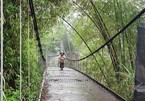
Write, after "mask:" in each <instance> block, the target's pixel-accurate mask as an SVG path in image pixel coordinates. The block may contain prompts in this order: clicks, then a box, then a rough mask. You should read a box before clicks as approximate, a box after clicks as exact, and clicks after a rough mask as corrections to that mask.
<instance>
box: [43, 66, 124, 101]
mask: <svg viewBox="0 0 145 101" xmlns="http://www.w3.org/2000/svg"><path fill="white" fill-rule="evenodd" d="M44 79H45V82H44V86H43V92H42V96H41V101H123V100H120V99H119V98H116V97H115V96H114V95H113V94H111V93H109V92H108V91H107V90H105V89H104V88H102V87H101V86H99V85H98V84H96V83H95V82H94V81H92V80H91V79H89V78H88V77H86V76H85V75H83V74H81V73H79V72H77V71H75V70H73V69H69V68H64V70H63V71H60V69H59V68H58V67H53V68H52V67H51V68H48V69H47V70H46V74H45V78H44Z"/></svg>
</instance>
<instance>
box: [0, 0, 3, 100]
mask: <svg viewBox="0 0 145 101" xmlns="http://www.w3.org/2000/svg"><path fill="white" fill-rule="evenodd" d="M3 34H4V33H3V0H1V72H0V75H1V86H0V91H1V93H0V99H1V101H3V95H4V94H3V93H4V92H3Z"/></svg>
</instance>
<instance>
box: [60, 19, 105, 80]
mask: <svg viewBox="0 0 145 101" xmlns="http://www.w3.org/2000/svg"><path fill="white" fill-rule="evenodd" d="M59 17H60V18H61V19H62V20H63V21H65V22H66V23H67V24H68V25H69V26H70V27H71V28H72V29H73V30H74V31H75V32H76V33H77V34H78V36H79V37H80V38H81V40H82V41H83V42H84V43H85V45H86V47H87V48H88V49H89V51H90V52H91V53H92V50H91V49H90V47H89V46H88V44H87V43H86V41H85V40H84V39H83V37H82V36H81V35H80V34H79V32H78V31H77V30H76V29H75V28H74V27H73V26H72V25H71V24H70V23H69V22H68V21H66V20H65V19H64V18H63V17H61V16H59ZM92 56H93V58H94V59H95V61H96V63H97V64H99V63H98V61H97V59H96V57H95V55H94V54H93V55H92ZM68 59H69V60H72V61H74V60H73V59H70V58H68ZM99 69H100V71H101V73H102V74H103V76H104V78H105V79H107V77H106V75H105V74H104V72H103V70H102V68H101V67H100V66H99Z"/></svg>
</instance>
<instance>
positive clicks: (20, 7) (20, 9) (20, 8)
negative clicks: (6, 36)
mask: <svg viewBox="0 0 145 101" xmlns="http://www.w3.org/2000/svg"><path fill="white" fill-rule="evenodd" d="M19 12H20V14H19V16H20V69H19V71H20V101H22V1H21V0H20V5H19Z"/></svg>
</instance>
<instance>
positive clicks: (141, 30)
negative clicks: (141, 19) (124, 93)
mask: <svg viewBox="0 0 145 101" xmlns="http://www.w3.org/2000/svg"><path fill="white" fill-rule="evenodd" d="M134 100H135V101H145V24H143V23H139V24H138V35H137V51H136V67H135V87H134Z"/></svg>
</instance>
